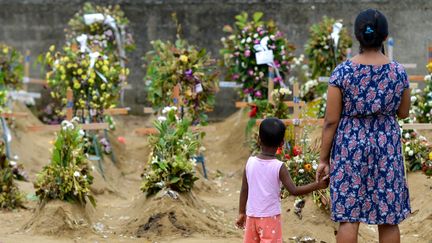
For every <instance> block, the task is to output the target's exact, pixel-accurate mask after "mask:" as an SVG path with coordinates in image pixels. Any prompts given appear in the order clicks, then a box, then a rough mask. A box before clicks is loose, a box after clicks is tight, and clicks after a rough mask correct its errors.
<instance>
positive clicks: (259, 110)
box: [246, 88, 291, 151]
mask: <svg viewBox="0 0 432 243" xmlns="http://www.w3.org/2000/svg"><path fill="white" fill-rule="evenodd" d="M290 94H291V90H290V89H289V88H279V89H275V90H273V92H272V94H271V95H272V97H273V102H272V103H270V102H268V100H255V101H254V103H253V104H252V105H251V108H250V111H249V117H250V118H251V119H250V120H249V121H248V124H247V127H246V133H247V134H250V133H251V131H252V129H253V128H256V125H255V123H256V120H257V119H264V118H267V117H277V118H279V119H287V118H288V117H289V113H288V105H287V104H285V102H284V101H285V99H286V98H287V97H288V95H290ZM257 136H258V130H257V129H255V131H253V134H252V136H251V137H250V139H249V140H250V141H249V144H250V147H251V151H255V150H256V149H257V148H258V147H257V146H258V144H257V143H258V139H257Z"/></svg>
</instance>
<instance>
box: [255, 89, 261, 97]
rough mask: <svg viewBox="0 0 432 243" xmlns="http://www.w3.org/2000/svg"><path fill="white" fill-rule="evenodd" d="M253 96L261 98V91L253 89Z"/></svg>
mask: <svg viewBox="0 0 432 243" xmlns="http://www.w3.org/2000/svg"><path fill="white" fill-rule="evenodd" d="M255 97H258V98H261V97H262V94H261V91H259V90H257V91H255Z"/></svg>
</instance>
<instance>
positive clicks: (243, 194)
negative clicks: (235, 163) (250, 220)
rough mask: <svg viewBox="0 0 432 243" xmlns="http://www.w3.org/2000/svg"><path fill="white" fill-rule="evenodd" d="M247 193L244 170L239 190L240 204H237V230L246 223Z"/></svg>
mask: <svg viewBox="0 0 432 243" xmlns="http://www.w3.org/2000/svg"><path fill="white" fill-rule="evenodd" d="M248 193H249V187H248V183H247V177H246V169H245V170H244V171H243V179H242V187H241V190H240V202H239V217H238V219H237V222H236V225H237V227H239V228H242V229H243V228H244V226H245V222H246V203H247V198H248Z"/></svg>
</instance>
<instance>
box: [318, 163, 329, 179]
mask: <svg viewBox="0 0 432 243" xmlns="http://www.w3.org/2000/svg"><path fill="white" fill-rule="evenodd" d="M325 176H330V165H329V163H328V162H324V161H320V163H319V165H318V168H317V170H316V175H315V180H316V182H319V181H320V180H321V179H322V178H323V177H325Z"/></svg>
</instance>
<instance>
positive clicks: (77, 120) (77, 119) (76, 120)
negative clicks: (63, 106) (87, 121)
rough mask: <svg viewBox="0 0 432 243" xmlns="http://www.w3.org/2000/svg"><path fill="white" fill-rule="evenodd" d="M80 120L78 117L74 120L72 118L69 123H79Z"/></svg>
mask: <svg viewBox="0 0 432 243" xmlns="http://www.w3.org/2000/svg"><path fill="white" fill-rule="evenodd" d="M79 121H80V119H79V117H77V116H75V117H74V118H72V120H71V122H79Z"/></svg>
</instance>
